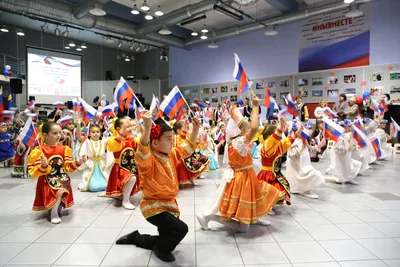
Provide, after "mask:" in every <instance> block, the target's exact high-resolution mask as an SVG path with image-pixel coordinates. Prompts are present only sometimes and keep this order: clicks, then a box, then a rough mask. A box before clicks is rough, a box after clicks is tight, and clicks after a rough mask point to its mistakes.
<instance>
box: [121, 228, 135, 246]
mask: <svg viewBox="0 0 400 267" xmlns="http://www.w3.org/2000/svg"><path fill="white" fill-rule="evenodd" d="M138 238H140V233H139V231H137V230H136V231H134V232H132V233H130V234H127V235H124V236H121V237H120V238H118V239H117V241H116V242H115V244H117V245H136V244H137V241H138Z"/></svg>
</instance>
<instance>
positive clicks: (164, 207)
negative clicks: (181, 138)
mask: <svg viewBox="0 0 400 267" xmlns="http://www.w3.org/2000/svg"><path fill="white" fill-rule="evenodd" d="M193 151H194V147H193V146H192V145H191V144H189V142H182V143H181V145H179V146H175V147H173V148H172V151H171V153H170V155H169V156H167V155H165V154H161V153H159V152H157V151H154V150H151V151H150V147H149V146H142V145H141V144H140V142H139V144H138V150H137V153H136V155H135V160H136V163H137V166H138V170H139V173H140V177H141V178H140V179H141V181H142V192H143V195H144V197H143V199H142V200H141V201H140V209H141V211H142V214H143V216H144V217H145V218H146V219H147V218H150V217H152V216H155V215H157V214H160V213H162V212H169V213H171V214H172V215H175V216H176V217H179V215H180V212H179V207H178V203H177V202H176V196H177V195H178V192H179V181H178V176H177V166H178V164H179V162H181V161H182V159H184V158H186V157H189V156H190V155H191V154H192V153H193Z"/></svg>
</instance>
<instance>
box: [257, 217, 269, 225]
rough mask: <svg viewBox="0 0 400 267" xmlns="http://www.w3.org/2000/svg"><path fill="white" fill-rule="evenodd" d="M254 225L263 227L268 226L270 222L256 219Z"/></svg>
mask: <svg viewBox="0 0 400 267" xmlns="http://www.w3.org/2000/svg"><path fill="white" fill-rule="evenodd" d="M256 225H264V226H270V225H271V222H270V221H267V220H263V219H261V218H257V222H256Z"/></svg>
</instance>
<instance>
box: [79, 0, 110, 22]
mask: <svg viewBox="0 0 400 267" xmlns="http://www.w3.org/2000/svg"><path fill="white" fill-rule="evenodd" d="M109 2H111V0H85V1H83V2H81V3H80V4H78V5H77V6H76V7H75V8H74V10H73V13H74V17H75V18H77V19H81V18H83V17H84V16H85V15H87V14H88V13H89V11H90V10H91V9H92V8H93V6H94V4H99V5H105V4H107V3H109Z"/></svg>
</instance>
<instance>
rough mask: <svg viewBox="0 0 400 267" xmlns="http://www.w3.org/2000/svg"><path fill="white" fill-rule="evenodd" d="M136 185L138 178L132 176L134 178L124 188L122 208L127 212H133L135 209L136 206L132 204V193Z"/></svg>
mask: <svg viewBox="0 0 400 267" xmlns="http://www.w3.org/2000/svg"><path fill="white" fill-rule="evenodd" d="M135 183H136V176H134V175H132V177H131V178H130V179H129V181H128V182H127V183H126V185H125V186H124V190H123V193H122V207H124V208H125V209H127V210H133V209H135V206H134V205H133V204H132V203H131V200H130V199H131V192H132V189H133V187H134V186H135Z"/></svg>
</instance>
